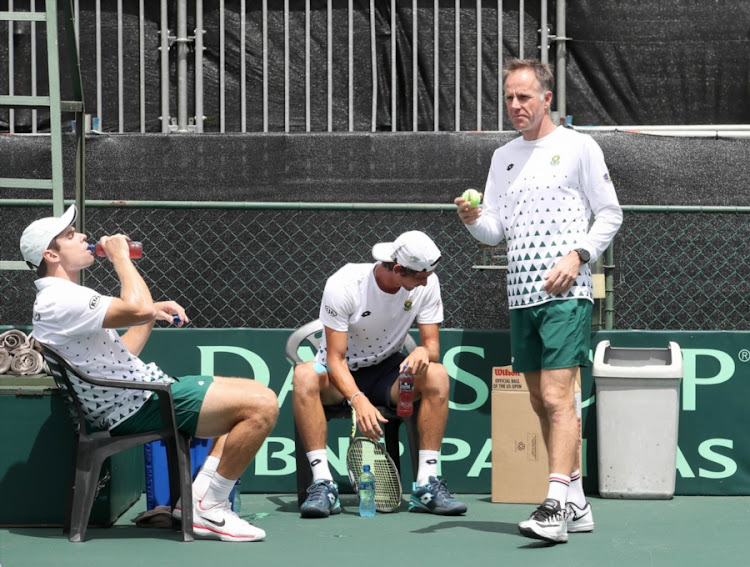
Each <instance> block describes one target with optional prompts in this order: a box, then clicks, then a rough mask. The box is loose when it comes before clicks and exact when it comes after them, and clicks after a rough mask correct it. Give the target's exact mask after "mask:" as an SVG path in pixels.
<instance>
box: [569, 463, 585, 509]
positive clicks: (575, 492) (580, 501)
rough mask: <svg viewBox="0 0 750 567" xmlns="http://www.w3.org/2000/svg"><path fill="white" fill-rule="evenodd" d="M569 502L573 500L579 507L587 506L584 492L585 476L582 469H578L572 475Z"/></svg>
mask: <svg viewBox="0 0 750 567" xmlns="http://www.w3.org/2000/svg"><path fill="white" fill-rule="evenodd" d="M568 502H572V503H573V504H575V505H576V506H578V507H579V508H583V507H584V506H586V495H585V494H584V493H583V477H582V476H581V471H580V470H577V471H575V472H574V473H573V474H571V475H570V488H568Z"/></svg>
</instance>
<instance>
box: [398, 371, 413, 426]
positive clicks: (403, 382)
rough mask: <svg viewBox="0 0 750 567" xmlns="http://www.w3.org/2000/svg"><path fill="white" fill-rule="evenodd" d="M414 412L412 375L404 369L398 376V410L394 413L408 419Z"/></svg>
mask: <svg viewBox="0 0 750 567" xmlns="http://www.w3.org/2000/svg"><path fill="white" fill-rule="evenodd" d="M413 412H414V375H413V374H412V373H410V372H407V371H406V368H405V367H404V368H403V369H402V370H401V374H399V375H398V408H397V409H396V413H397V414H398V415H400V416H401V417H409V416H410V415H411V414H412V413H413Z"/></svg>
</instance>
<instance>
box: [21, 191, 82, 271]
mask: <svg viewBox="0 0 750 567" xmlns="http://www.w3.org/2000/svg"><path fill="white" fill-rule="evenodd" d="M77 216H78V210H77V209H76V206H75V205H70V207H68V210H67V211H65V212H64V213H63V214H62V216H59V217H45V218H43V219H39V220H36V221H34V222H32V223H31V224H30V225H29V226H27V227H26V229H25V230H24V231H23V234H22V235H21V254H22V255H23V259H24V260H26V261H27V262H28V263H30V264H32V265H33V266H36V267H37V268H38V267H39V266H40V265H41V264H42V255H43V254H44V251H45V250H47V248H49V245H50V244H51V243H52V241H53V240H54V239H55V238H56V237H57V235H58V234H60V233H61V232H62V231H63V230H65V229H66V228H68V227H69V226H70V225H72V224H73V223H74V222H75V220H76V217H77Z"/></svg>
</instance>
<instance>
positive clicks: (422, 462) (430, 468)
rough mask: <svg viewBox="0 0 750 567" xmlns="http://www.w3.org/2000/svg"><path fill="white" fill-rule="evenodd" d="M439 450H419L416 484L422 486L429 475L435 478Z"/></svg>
mask: <svg viewBox="0 0 750 567" xmlns="http://www.w3.org/2000/svg"><path fill="white" fill-rule="evenodd" d="M439 459H440V451H419V472H418V473H417V486H424V485H425V484H428V483H429V482H430V477H431V476H434V477H436V478H437V475H438V462H439Z"/></svg>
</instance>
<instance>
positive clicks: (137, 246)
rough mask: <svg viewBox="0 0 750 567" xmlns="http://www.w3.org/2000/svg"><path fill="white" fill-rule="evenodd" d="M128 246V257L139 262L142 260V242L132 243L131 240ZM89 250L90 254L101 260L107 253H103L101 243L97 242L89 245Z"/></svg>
mask: <svg viewBox="0 0 750 567" xmlns="http://www.w3.org/2000/svg"><path fill="white" fill-rule="evenodd" d="M128 246H129V247H130V257H131V258H132V259H133V260H139V259H141V258H143V243H142V242H134V241H132V240H129V241H128ZM89 250H91V252H92V253H94V254H96V255H97V256H100V257H102V258H104V257H105V256H106V255H107V253H106V252H105V251H104V247H103V246H102V243H101V242H97V243H96V244H89Z"/></svg>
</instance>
